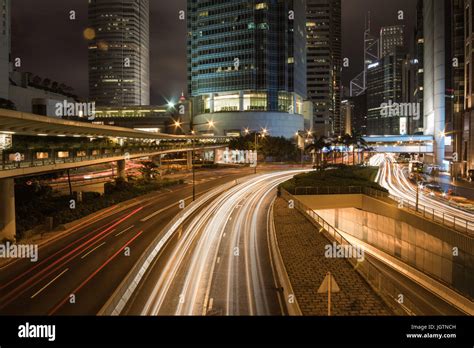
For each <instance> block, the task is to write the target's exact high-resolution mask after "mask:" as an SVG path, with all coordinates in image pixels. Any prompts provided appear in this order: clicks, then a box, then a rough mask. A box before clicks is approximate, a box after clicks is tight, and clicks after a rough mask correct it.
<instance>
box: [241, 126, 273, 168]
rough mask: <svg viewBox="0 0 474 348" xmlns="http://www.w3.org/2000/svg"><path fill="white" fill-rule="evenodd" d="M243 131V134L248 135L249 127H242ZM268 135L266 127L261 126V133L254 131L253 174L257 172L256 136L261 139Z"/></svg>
mask: <svg viewBox="0 0 474 348" xmlns="http://www.w3.org/2000/svg"><path fill="white" fill-rule="evenodd" d="M244 133H245V135H249V134H250V129H248V128H245V129H244ZM267 135H268V129H266V128H262V130H261V133H260V132H258V131H255V167H254V169H255V174H257V166H258V151H257V148H258V137H259V136H260V137H261V138H262V139H263V138H265V137H266V136H267Z"/></svg>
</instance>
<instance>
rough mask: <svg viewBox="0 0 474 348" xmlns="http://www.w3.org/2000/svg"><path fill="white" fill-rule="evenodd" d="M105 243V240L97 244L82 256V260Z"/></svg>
mask: <svg viewBox="0 0 474 348" xmlns="http://www.w3.org/2000/svg"><path fill="white" fill-rule="evenodd" d="M104 245H105V242H103V243H102V244H100V245H98V246H96V247H95V248H94V249H92V250H91V251H89V252H88V253H87V254H85V255H83V256H82V257H81V260H84V259H85V258H86V257H87V256H89V255H90V254H92V253H93V252H94V251H96V250H97V249H99V248H100V247H101V246H104Z"/></svg>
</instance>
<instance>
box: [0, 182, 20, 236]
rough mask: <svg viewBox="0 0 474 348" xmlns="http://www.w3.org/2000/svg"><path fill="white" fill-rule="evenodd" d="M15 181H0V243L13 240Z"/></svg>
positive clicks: (14, 229)
mask: <svg viewBox="0 0 474 348" xmlns="http://www.w3.org/2000/svg"><path fill="white" fill-rule="evenodd" d="M15 235H16V221H15V181H14V180H13V179H0V242H1V241H2V240H3V239H8V240H12V241H14V240H15Z"/></svg>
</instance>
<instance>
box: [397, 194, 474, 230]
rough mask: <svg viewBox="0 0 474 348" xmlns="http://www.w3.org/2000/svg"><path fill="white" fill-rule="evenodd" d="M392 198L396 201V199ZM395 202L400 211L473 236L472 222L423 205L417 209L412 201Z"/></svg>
mask: <svg viewBox="0 0 474 348" xmlns="http://www.w3.org/2000/svg"><path fill="white" fill-rule="evenodd" d="M394 198H395V199H397V197H394ZM397 200H398V206H399V208H400V209H406V210H408V211H410V212H413V213H415V214H417V215H419V216H422V217H423V218H425V219H427V220H430V221H433V222H436V223H438V224H441V225H443V226H446V227H448V228H450V229H453V230H455V231H457V232H461V233H465V234H467V235H469V236H473V235H474V221H469V220H466V219H463V218H460V217H458V216H456V215H453V214H449V213H446V212H443V211H439V210H435V209H434V208H429V207H426V206H425V205H423V204H418V207H417V206H416V203H415V202H413V201H409V200H404V199H401V198H398V199H397Z"/></svg>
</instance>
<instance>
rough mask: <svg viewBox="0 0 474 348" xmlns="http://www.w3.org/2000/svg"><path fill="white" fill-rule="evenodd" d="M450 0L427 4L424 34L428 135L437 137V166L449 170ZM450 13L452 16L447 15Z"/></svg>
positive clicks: (426, 126) (425, 131)
mask: <svg viewBox="0 0 474 348" xmlns="http://www.w3.org/2000/svg"><path fill="white" fill-rule="evenodd" d="M448 4H449V1H448V0H424V1H423V23H424V27H423V32H424V62H423V63H424V64H423V65H424V68H423V71H424V92H423V95H424V103H423V104H424V105H423V106H424V120H423V125H424V133H425V135H431V136H433V137H434V141H435V144H434V158H433V161H432V162H433V163H434V164H437V165H439V166H440V167H443V168H444V169H447V168H446V165H445V147H446V137H445V135H446V133H445V132H446V113H447V112H448V111H449V108H447V105H446V104H447V99H448V98H446V90H447V87H448V86H449V81H448V77H449V74H448V72H449V71H450V66H451V64H450V63H449V61H450V60H451V59H452V58H450V57H449V52H450V49H449V48H450V47H449V46H448V45H447V38H448V36H447V32H448V33H449V31H447V27H448V25H447V24H448V22H447V20H448V18H447V16H446V13H449V11H448V9H449V7H448V6H447V5H448ZM447 11H448V12H447Z"/></svg>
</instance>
